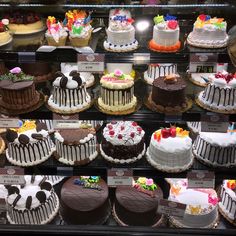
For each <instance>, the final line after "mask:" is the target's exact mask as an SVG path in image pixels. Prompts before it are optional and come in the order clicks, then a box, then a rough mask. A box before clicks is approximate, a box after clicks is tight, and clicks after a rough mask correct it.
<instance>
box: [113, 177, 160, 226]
mask: <svg viewBox="0 0 236 236" xmlns="http://www.w3.org/2000/svg"><path fill="white" fill-rule="evenodd" d="M162 198H163V193H162V190H161V188H160V187H159V186H157V185H156V184H155V183H154V182H153V179H148V178H145V177H139V178H136V179H135V180H134V181H133V184H132V186H118V187H117V188H116V193H115V203H114V205H113V214H114V218H115V220H116V221H117V222H118V223H119V224H120V225H122V226H153V227H157V226H159V225H160V224H161V221H162V220H161V219H162V216H161V215H160V214H159V213H157V208H158V201H159V200H160V199H162Z"/></svg>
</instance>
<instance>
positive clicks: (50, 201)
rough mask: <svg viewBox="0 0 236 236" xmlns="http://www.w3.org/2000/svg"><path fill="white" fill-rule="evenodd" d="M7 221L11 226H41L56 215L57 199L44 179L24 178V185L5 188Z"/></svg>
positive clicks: (57, 208) (37, 177)
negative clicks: (6, 193)
mask: <svg viewBox="0 0 236 236" xmlns="http://www.w3.org/2000/svg"><path fill="white" fill-rule="evenodd" d="M7 190H8V196H7V197H6V205H7V219H8V221H9V222H10V223H11V224H22V225H23V224H27V225H42V224H47V223H49V222H51V221H52V220H53V219H54V218H55V216H56V215H57V213H58V210H59V205H60V204H59V199H58V197H57V195H56V193H55V192H54V190H53V187H52V184H51V183H50V182H48V181H46V177H41V176H25V184H24V185H21V186H14V185H12V186H7Z"/></svg>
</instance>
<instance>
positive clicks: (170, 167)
mask: <svg viewBox="0 0 236 236" xmlns="http://www.w3.org/2000/svg"><path fill="white" fill-rule="evenodd" d="M147 160H148V162H149V163H150V164H151V165H152V166H153V167H155V168H156V169H159V170H162V171H165V172H181V171H184V170H186V169H188V168H189V167H190V166H191V164H192V162H193V157H192V139H191V138H190V137H189V131H187V130H183V129H182V128H180V127H170V128H163V129H159V130H157V131H155V132H154V133H153V134H152V137H151V141H150V145H149V147H148V149H147Z"/></svg>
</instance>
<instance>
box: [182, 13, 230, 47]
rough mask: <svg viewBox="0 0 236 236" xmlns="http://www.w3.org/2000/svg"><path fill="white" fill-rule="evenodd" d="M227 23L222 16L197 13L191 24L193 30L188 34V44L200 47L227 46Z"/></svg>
mask: <svg viewBox="0 0 236 236" xmlns="http://www.w3.org/2000/svg"><path fill="white" fill-rule="evenodd" d="M226 28H227V23H226V21H224V18H217V17H214V18H212V17H211V16H209V15H204V14H202V15H199V16H198V18H197V20H196V21H195V23H194V25H193V31H192V32H191V33H190V34H189V35H188V38H187V42H188V44H189V45H192V46H195V47H201V48H222V47H226V46H227V41H228V35H227V33H226Z"/></svg>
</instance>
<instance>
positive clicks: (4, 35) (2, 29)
mask: <svg viewBox="0 0 236 236" xmlns="http://www.w3.org/2000/svg"><path fill="white" fill-rule="evenodd" d="M8 24H9V20H8V19H2V20H1V21H0V46H2V45H5V44H7V43H9V42H10V41H11V40H12V36H11V35H10V33H9V28H8Z"/></svg>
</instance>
